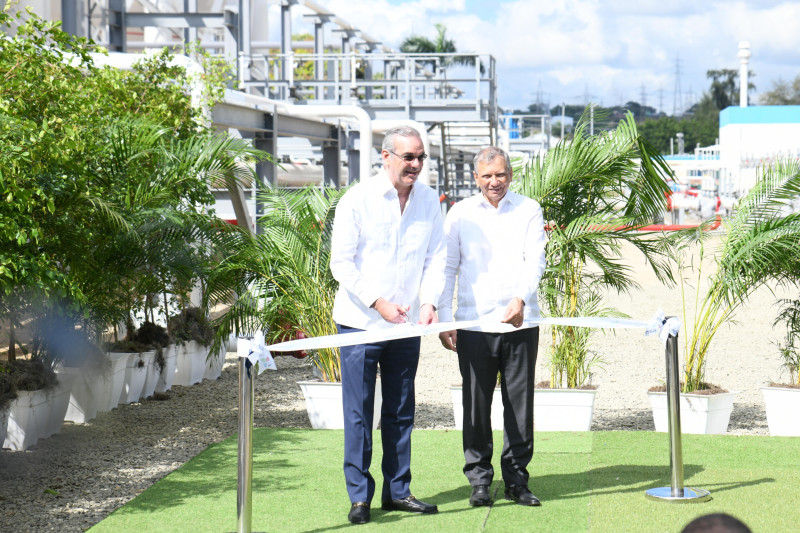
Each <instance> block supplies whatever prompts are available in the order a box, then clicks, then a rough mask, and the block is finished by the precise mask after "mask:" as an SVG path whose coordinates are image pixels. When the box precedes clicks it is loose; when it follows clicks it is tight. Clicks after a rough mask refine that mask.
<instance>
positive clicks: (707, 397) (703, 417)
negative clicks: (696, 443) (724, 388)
mask: <svg viewBox="0 0 800 533" xmlns="http://www.w3.org/2000/svg"><path fill="white" fill-rule="evenodd" d="M736 394H737V393H736V392H726V393H723V394H683V393H681V394H680V402H679V404H680V410H681V433H694V434H701V435H722V434H724V433H726V432H727V431H728V422H730V419H731V412H732V411H733V401H734V399H736ZM647 396H648V397H649V398H650V406H651V407H652V408H653V423H654V424H655V426H656V431H662V432H666V431H669V420H668V413H667V393H666V392H648V393H647Z"/></svg>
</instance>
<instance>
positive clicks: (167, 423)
mask: <svg viewBox="0 0 800 533" xmlns="http://www.w3.org/2000/svg"><path fill="white" fill-rule="evenodd" d="M639 282H640V283H641V285H642V289H641V290H639V291H636V292H635V293H634V294H632V295H626V296H611V297H609V303H610V304H611V305H613V306H616V307H618V308H620V309H624V310H628V313H629V314H630V315H632V318H635V319H640V320H646V319H648V318H649V317H650V316H652V315H653V313H654V312H655V311H656V310H657V309H658V308H663V309H664V310H665V311H666V312H667V313H668V314H670V313H671V314H680V309H681V307H680V291H679V290H677V289H667V288H664V287H662V286H661V285H660V284H658V283H657V281H656V280H654V279H652V277H651V276H649V275H648V274H647V272H645V271H642V272H641V273H640V275H639ZM778 295H781V293H780V292H779V293H778ZM783 295H784V296H786V295H789V294H788V293H787V294H783ZM774 301H775V295H773V294H771V293H770V292H769V291H768V290H766V289H765V290H763V291H758V292H757V293H756V294H755V295H754V296H753V297H752V298H751V299H750V301H749V302H748V305H747V308H746V309H745V311H744V312H742V313H740V314H739V315H738V316H737V318H738V320H739V322H738V324H733V325H731V326H729V327H727V328H725V329H724V330H723V331H722V332H720V334H719V337H718V338H717V339H716V340H715V343H714V345H713V347H712V350H711V352H710V353H709V356H708V362H707V372H706V376H707V381H710V382H713V383H716V384H719V385H721V386H723V387H725V388H727V389H729V390H734V391H737V392H738V396H737V401H736V403H735V406H734V411H733V415H732V417H731V422H730V426H729V430H728V433H729V434H733V435H767V434H768V429H767V425H766V416H765V413H764V404H763V400H762V398H761V393H760V390H759V389H760V387H761V386H763V385H765V384H767V383H768V382H769V381H770V380H776V381H779V380H780V378H781V373H780V359H779V357H778V354H777V350H776V348H775V347H774V346H773V345H772V344H771V342H772V341H774V340H776V339H777V338H778V337H779V335H780V332H778V331H777V330H774V329H773V328H772V325H771V324H772V319H773V317H774V316H775V307H774V306H773V302H774ZM542 343H544V337H543V340H542ZM543 345H544V344H542V346H543ZM592 346H593V347H594V349H595V350H596V352H597V353H598V355H600V357H601V358H602V359H603V361H604V365H603V366H602V367H601V368H597V369H596V372H595V374H594V375H593V377H592V382H593V383H594V384H595V385H597V386H598V395H597V399H596V402H595V413H594V421H593V425H592V429H593V430H596V431H602V430H641V431H652V430H653V429H654V426H653V420H652V415H651V412H650V408H649V403H648V399H647V394H646V391H647V389H648V388H649V387H651V386H653V385H658V384H660V383H662V382H663V380H664V374H665V363H664V349H663V346H662V345H661V344H660V343H659V342H658V340H656V339H653V338H645V337H644V335H643V333H642V332H641V331H640V330H618V332H617V333H616V334H602V333H598V334H597V335H595V336H594V337H593V341H592ZM681 353H682V346H681ZM545 359H546V358H545V357H540V360H539V362H538V364H537V378H538V379H547V378H548V374H547V372H548V371H547V368H546V364H545V363H546V361H545ZM236 363H237V361H236V358H235V353H232V352H231V353H229V354H228V358H227V360H226V364H225V367H224V369H223V372H222V376H221V377H220V379H218V380H216V381H203V382H202V383H200V384H197V385H194V386H191V387H178V386H176V387H173V389H172V390H171V391H170V392H169V393H168V399H166V400H164V401H156V400H152V399H151V400H145V401H142V402H141V403H134V404H130V405H124V406H120V407H117V408H116V409H114V410H113V411H110V412H105V413H100V414H99V415H98V417H97V418H96V419H94V420H92V421H91V422H89V423H88V424H72V423H66V424H65V425H64V427H63V429H62V430H61V432H60V433H58V434H57V435H54V436H53V437H50V438H48V439H44V440H41V441H39V443H37V444H36V445H35V446H34V447H33V448H31V449H29V450H27V451H24V452H12V451H9V450H2V451H0V531H3V532H6V531H9V532H15V533H16V532H26V531H32V532H43V531H59V532H71V531H83V530H85V529H87V528H88V527H90V526H92V525H93V524H95V523H97V522H99V521H100V520H102V519H103V518H104V517H105V516H107V515H108V514H109V513H110V512H111V511H113V510H114V509H116V508H118V507H120V506H122V505H124V504H125V503H126V502H128V501H130V500H131V499H132V498H134V497H135V496H136V495H137V494H139V493H140V492H142V491H143V490H145V489H146V488H148V487H149V486H151V485H152V484H153V483H155V482H156V481H158V480H159V479H161V478H162V477H164V476H165V475H166V474H168V473H169V472H171V471H173V470H175V469H176V468H178V467H179V466H180V465H182V464H183V463H185V462H186V461H188V460H189V459H191V458H192V457H194V456H195V455H197V454H198V453H199V452H200V451H202V450H203V449H205V448H206V447H207V446H208V445H210V444H213V443H216V442H219V441H221V440H223V439H225V438H227V437H229V436H230V435H232V434H234V433H235V432H236V429H237V387H238V370H237V366H236ZM277 365H278V367H279V370H278V371H277V372H265V373H264V374H262V375H261V376H259V377H258V378H257V380H256V398H255V425H256V426H257V427H296V428H308V427H310V425H309V422H308V416H307V414H306V411H305V402H304V401H303V398H302V393H301V392H300V388H299V387H298V386H297V384H296V382H297V381H298V380H302V379H308V378H310V377H311V367H310V365H309V363H308V362H307V361H299V360H296V359H293V358H291V357H279V358H278V359H277ZM459 379H460V378H459V376H458V369H457V364H456V356H455V354H453V353H452V352H448V351H447V350H445V349H444V348H442V347H441V345H440V344H439V341H438V338H435V337H426V338H424V339H423V344H422V356H421V359H420V368H419V372H418V374H417V417H416V427H417V428H419V429H444V428H453V427H454V422H453V410H452V403H451V399H450V392H449V390H448V388H447V387H448V386H450V385H453V384H457V383H458V382H459Z"/></svg>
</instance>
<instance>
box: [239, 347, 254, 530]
mask: <svg viewBox="0 0 800 533" xmlns="http://www.w3.org/2000/svg"><path fill="white" fill-rule="evenodd" d="M251 342H252V338H251V337H239V338H238V339H237V343H236V344H237V346H236V352H237V354H238V355H239V465H238V471H237V474H238V475H237V484H236V520H237V532H238V533H250V531H252V520H253V377H254V374H253V363H251V362H250V360H249V359H248V358H247V355H248V354H249V351H250V344H251Z"/></svg>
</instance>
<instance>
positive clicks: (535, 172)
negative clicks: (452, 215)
mask: <svg viewBox="0 0 800 533" xmlns="http://www.w3.org/2000/svg"><path fill="white" fill-rule="evenodd" d="M587 126H588V114H587V113H584V116H583V117H582V118H581V121H580V122H579V124H578V126H577V128H576V130H575V135H574V139H573V141H572V142H570V143H565V142H560V143H559V144H558V145H557V146H556V147H555V148H554V149H552V150H550V151H548V152H547V154H545V155H544V156H540V157H539V158H537V159H534V160H532V161H531V163H530V164H529V165H528V166H526V167H525V168H524V169H522V172H521V174H522V178H521V179H520V180H519V181H516V182H515V185H512V187H514V188H516V189H517V190H518V192H520V193H522V194H525V195H526V196H529V197H531V198H533V199H534V200H536V201H537V202H538V203H539V205H541V206H542V210H543V213H544V217H545V220H546V221H548V222H547V228H546V229H547V230H548V232H549V238H548V245H547V269H546V271H545V274H544V276H543V278H542V281H541V283H540V286H539V294H540V299H541V300H542V303H543V309H544V311H545V312H546V313H547V314H548V315H550V316H556V317H578V316H597V317H624V316H625V315H624V314H623V313H620V312H618V311H616V310H614V309H610V308H606V307H604V306H603V305H602V294H603V292H604V291H605V290H607V289H615V290H617V291H626V290H629V289H631V288H633V287H635V282H634V281H633V279H632V276H630V273H631V268H630V267H629V266H628V265H625V264H623V263H622V259H623V258H622V254H621V245H622V244H623V243H628V244H630V245H633V246H634V247H635V248H636V249H637V250H639V251H640V252H641V253H642V255H643V257H644V259H645V262H646V263H647V264H648V265H649V266H650V267H651V268H652V269H653V271H654V272H655V274H656V276H657V277H658V279H659V280H661V281H664V282H667V281H670V280H671V279H672V274H671V271H670V268H669V261H668V254H667V253H666V252H667V248H666V247H665V246H664V245H663V244H664V240H663V238H662V237H661V236H660V235H655V234H652V233H646V232H640V231H637V230H638V229H639V228H641V227H643V226H645V225H647V224H649V223H650V222H651V221H652V220H654V219H655V218H656V217H658V216H660V214H661V213H662V212H663V209H664V206H665V205H666V200H665V193H667V192H668V191H669V188H668V186H667V184H666V182H667V180H668V179H670V176H671V171H670V170H669V167H668V166H667V165H666V163H665V162H664V160H663V159H662V158H661V156H660V155H658V153H657V151H656V150H654V149H653V148H652V147H651V146H650V145H649V144H648V143H647V142H646V141H645V140H644V139H643V138H642V137H641V136H640V135H639V133H638V131H637V129H636V124H635V122H634V120H633V117H632V116H631V115H630V114H629V115H628V116H627V117H626V118H625V120H623V121H621V122H620V123H619V125H618V126H617V128H616V129H614V130H613V131H610V132H601V133H599V134H597V135H589V134H588V133H587ZM592 331H593V330H589V329H585V328H576V327H572V326H553V327H550V328H548V329H546V330H545V331H543V333H542V338H543V339H547V342H546V345H547V348H548V352H549V354H548V355H549V358H550V359H549V365H548V366H549V369H550V379H549V381H545V382H542V383H540V384H539V386H538V388H537V389H536V391H535V392H534V427H535V428H536V429H537V430H545V431H549V430H584V431H585V430H588V429H590V427H591V420H592V415H593V407H594V397H595V394H596V391H595V388H594V387H593V386H592V385H591V384H590V380H591V372H592V369H593V367H597V366H598V365H600V363H601V359H600V357H599V356H598V355H597V354H595V353H593V352H592V351H591V350H590V348H589V341H590V336H591V334H592ZM551 391H552V392H551Z"/></svg>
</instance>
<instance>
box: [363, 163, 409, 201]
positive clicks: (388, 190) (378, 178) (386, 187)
mask: <svg viewBox="0 0 800 533" xmlns="http://www.w3.org/2000/svg"><path fill="white" fill-rule="evenodd" d="M371 179H373V180H375V186H376V187H377V188H378V189H379V190H380V192H381V194H383V196H387V195H390V194H391V196H392V197H396V196H397V189H395V188H394V184H392V180H390V179H389V175H388V174H387V173H386V170H385V169H381V170H380V172H378V173H377V174H375V176H374V177H373V178H371ZM417 183H418V181H415V182H414V184H413V185H412V186H411V193H410V195H411V196H414V190H415V189H416V188H417Z"/></svg>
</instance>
